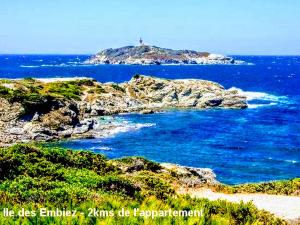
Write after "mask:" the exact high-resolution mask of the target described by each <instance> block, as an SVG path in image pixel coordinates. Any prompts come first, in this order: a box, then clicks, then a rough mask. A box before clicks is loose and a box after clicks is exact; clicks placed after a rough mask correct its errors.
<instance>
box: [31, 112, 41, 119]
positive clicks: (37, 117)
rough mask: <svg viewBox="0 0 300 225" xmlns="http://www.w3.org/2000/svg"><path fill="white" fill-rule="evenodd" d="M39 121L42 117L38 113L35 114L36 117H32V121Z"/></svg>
mask: <svg viewBox="0 0 300 225" xmlns="http://www.w3.org/2000/svg"><path fill="white" fill-rule="evenodd" d="M39 119H40V115H39V113H38V112H36V113H35V114H34V116H33V117H32V120H31V121H38V120H39Z"/></svg>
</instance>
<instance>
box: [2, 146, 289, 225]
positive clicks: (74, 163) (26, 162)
mask: <svg viewBox="0 0 300 225" xmlns="http://www.w3.org/2000/svg"><path fill="white" fill-rule="evenodd" d="M0 171H1V173H0V210H1V211H3V209H4V208H9V209H13V210H20V209H21V208H25V209H27V210H38V208H41V207H47V208H48V209H56V208H59V209H69V210H78V213H77V214H76V216H75V217H63V218H62V217H42V216H40V215H39V214H37V216H33V217H19V216H15V217H4V216H3V213H2V214H0V224H116V225H117V224H168V225H169V224H285V222H284V221H282V220H279V219H276V218H274V217H273V216H271V215H270V214H269V213H267V212H263V211H259V210H257V209H256V208H255V207H254V206H253V205H252V204H251V203H247V204H244V203H240V204H234V203H228V202H225V201H208V200H206V199H192V198H190V197H189V196H178V195H176V194H175V192H174V190H173V188H172V186H171V185H170V182H169V180H170V179H172V174H168V173H162V171H161V167H160V165H159V164H157V163H154V162H151V161H148V160H146V159H143V158H140V157H132V158H123V159H119V160H108V159H106V158H105V157H104V156H103V155H100V154H94V153H91V152H89V151H72V150H67V149H61V148H56V147H42V146H38V145H32V144H22V145H14V146H12V147H8V148H2V149H0ZM90 208H96V209H98V210H108V211H110V210H111V211H112V212H117V211H118V210H121V209H122V208H124V209H128V210H129V211H130V212H131V216H129V217H118V216H114V217H110V216H102V217H101V216H100V217H95V216H91V217H88V213H89V211H90ZM134 208H139V209H140V210H168V209H172V210H187V211H191V210H203V211H202V212H203V214H202V216H201V217H195V216H191V217H189V216H184V217H172V216H167V217H154V218H151V217H143V216H141V215H138V216H133V215H132V214H133V210H134ZM80 212H83V213H84V215H82V214H80Z"/></svg>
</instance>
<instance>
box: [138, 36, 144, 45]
mask: <svg viewBox="0 0 300 225" xmlns="http://www.w3.org/2000/svg"><path fill="white" fill-rule="evenodd" d="M139 42H140V45H144V43H143V39H142V38H141V37H140V41H139Z"/></svg>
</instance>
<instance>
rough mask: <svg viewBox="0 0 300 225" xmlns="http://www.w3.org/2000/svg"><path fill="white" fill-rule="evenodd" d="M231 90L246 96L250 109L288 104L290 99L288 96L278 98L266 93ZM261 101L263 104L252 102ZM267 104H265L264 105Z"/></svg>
mask: <svg viewBox="0 0 300 225" xmlns="http://www.w3.org/2000/svg"><path fill="white" fill-rule="evenodd" d="M229 90H236V91H238V93H239V94H241V95H244V96H246V98H247V103H248V108H250V109H251V108H252V109H253V108H258V107H265V106H274V105H277V104H279V103H288V99H287V97H286V96H277V95H272V94H268V93H265V92H255V91H243V90H242V89H239V88H236V87H232V88H230V89H229ZM255 100H259V101H261V102H262V103H261V104H257V103H251V101H255ZM264 102H265V103H264Z"/></svg>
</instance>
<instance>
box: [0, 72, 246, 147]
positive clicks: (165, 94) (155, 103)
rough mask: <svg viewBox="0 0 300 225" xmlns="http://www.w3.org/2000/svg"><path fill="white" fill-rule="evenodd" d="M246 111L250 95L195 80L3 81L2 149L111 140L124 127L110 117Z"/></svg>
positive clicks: (0, 82) (0, 89)
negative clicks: (63, 141)
mask: <svg viewBox="0 0 300 225" xmlns="http://www.w3.org/2000/svg"><path fill="white" fill-rule="evenodd" d="M246 107H247V103H246V97H245V96H243V95H241V94H240V93H238V92H237V91H236V90H226V89H225V88H224V87H222V86H221V85H219V84H217V83H214V82H210V81H205V80H196V79H181V80H167V79H161V78H155V77H150V76H143V75H135V76H134V77H133V78H132V79H131V80H130V81H128V82H125V83H121V84H116V83H104V84H103V83H99V82H97V81H95V80H92V79H87V78H73V79H72V78H71V79H64V80H63V81H58V80H51V79H50V80H49V79H48V80H43V79H41V80H39V79H24V80H0V140H1V141H0V146H7V145H11V144H13V143H19V142H30V141H52V140H60V139H65V138H95V137H103V136H107V135H110V134H112V133H113V132H115V130H116V129H119V128H120V124H117V123H114V122H113V121H108V122H104V120H103V116H106V115H117V114H119V113H132V112H138V113H154V112H157V111H162V110H167V109H170V108H183V109H184V108H197V109H208V108H228V109H244V108H246Z"/></svg>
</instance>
